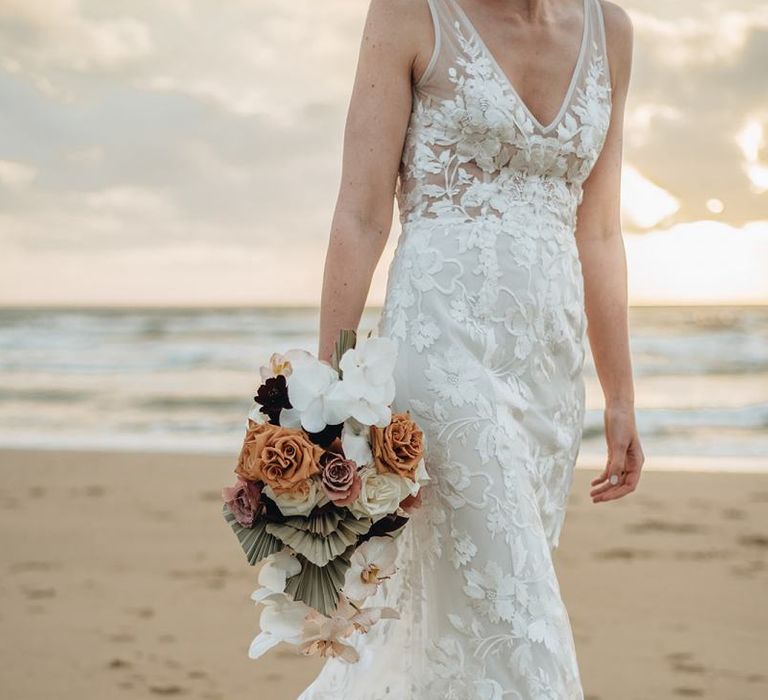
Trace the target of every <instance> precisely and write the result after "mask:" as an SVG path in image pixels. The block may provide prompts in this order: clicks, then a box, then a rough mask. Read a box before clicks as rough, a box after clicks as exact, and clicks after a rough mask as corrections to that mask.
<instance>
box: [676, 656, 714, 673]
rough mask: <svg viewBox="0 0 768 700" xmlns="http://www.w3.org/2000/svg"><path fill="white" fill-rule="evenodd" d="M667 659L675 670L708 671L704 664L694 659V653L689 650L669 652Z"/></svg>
mask: <svg viewBox="0 0 768 700" xmlns="http://www.w3.org/2000/svg"><path fill="white" fill-rule="evenodd" d="M667 661H669V662H670V663H671V664H672V670H673V671H679V672H681V673H704V672H705V671H706V669H705V668H704V666H702V665H701V664H699V663H696V662H695V661H694V660H693V654H691V653H690V652H687V651H680V652H676V653H674V654H667Z"/></svg>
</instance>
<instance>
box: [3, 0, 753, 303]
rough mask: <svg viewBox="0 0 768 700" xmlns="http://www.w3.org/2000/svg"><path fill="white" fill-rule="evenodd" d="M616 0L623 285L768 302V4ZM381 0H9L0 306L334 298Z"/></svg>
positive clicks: (651, 296)
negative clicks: (345, 180) (630, 37)
mask: <svg viewBox="0 0 768 700" xmlns="http://www.w3.org/2000/svg"><path fill="white" fill-rule="evenodd" d="M414 1H416V0H414ZM621 4H622V5H623V6H624V7H625V8H626V9H627V10H628V12H629V13H630V15H631V17H632V20H633V24H634V27H635V52H634V68H633V77H632V84H631V88H630V95H629V99H628V103H627V116H626V124H625V153H624V157H625V167H624V175H623V179H622V203H623V205H622V218H623V221H622V224H623V231H624V240H625V246H626V250H627V259H628V267H629V290H630V301H631V302H632V303H633V304H668V303H768V80H766V73H765V71H766V66H768V3H764V2H762V1H761V0H675V2H667V0H627V1H626V2H622V3H621ZM367 6H368V3H367V2H366V1H365V0H324V2H317V0H292V2H285V1H284V0H250V1H249V2H246V1H245V0H227V2H223V3H222V2H214V0H197V1H193V0H163V2H150V1H149V0H132V1H131V2H130V3H129V2H115V1H112V0H98V2H97V1H95V0H91V1H85V0H2V2H0V104H1V105H2V109H0V304H2V305H14V304H24V305H51V304H55V305H59V304H85V305H109V304H117V305H130V304H139V305H196V304H240V305H257V304H317V303H319V299H320V289H321V284H322V267H323V256H324V254H325V249H326V245H327V239H328V232H329V229H330V223H331V218H332V215H333V207H334V204H335V201H336V195H337V192H338V183H339V176H340V169H341V154H342V151H341V148H342V136H343V129H344V120H345V116H346V110H347V106H348V101H349V95H350V92H351V89H352V81H353V77H354V71H355V66H356V60H357V52H358V49H359V42H360V37H361V32H362V27H363V21H364V19H365V13H366V10H367ZM398 233H399V226H398V224H397V222H396V217H395V224H394V226H393V231H392V234H391V236H390V241H389V244H388V246H387V249H386V250H385V252H384V254H383V256H382V259H381V261H380V263H379V266H378V268H377V271H376V273H375V275H374V280H373V284H372V289H371V294H370V297H369V301H370V303H372V304H378V303H381V301H382V300H383V296H384V285H385V282H386V272H387V267H388V264H389V260H390V259H391V256H392V252H393V250H394V246H395V244H396V240H397V235H398Z"/></svg>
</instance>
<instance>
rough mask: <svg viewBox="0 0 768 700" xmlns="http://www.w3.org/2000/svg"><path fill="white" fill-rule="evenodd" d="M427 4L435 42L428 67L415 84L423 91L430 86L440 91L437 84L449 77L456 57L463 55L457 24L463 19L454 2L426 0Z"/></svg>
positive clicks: (450, 0)
mask: <svg viewBox="0 0 768 700" xmlns="http://www.w3.org/2000/svg"><path fill="white" fill-rule="evenodd" d="M426 2H427V5H428V6H429V12H430V14H431V16H432V26H433V28H434V36H435V41H434V46H433V49H432V54H431V56H430V60H429V62H428V63H427V67H426V68H425V69H424V72H423V73H422V74H421V76H419V79H418V81H416V83H415V84H414V88H416V89H417V90H422V89H426V88H427V86H428V85H429V87H430V88H431V89H434V88H437V89H438V91H439V89H440V88H439V86H438V84H437V83H442V82H444V81H441V80H440V79H439V76H445V75H447V69H448V68H449V67H450V66H451V65H453V63H454V61H455V59H456V56H457V55H459V54H460V53H461V47H460V45H459V42H458V39H457V36H456V33H457V32H456V30H457V26H456V23H457V22H459V23H460V22H461V19H462V17H461V14H460V10H457V9H456V5H455V3H454V2H453V1H452V0H426ZM443 87H445V86H443Z"/></svg>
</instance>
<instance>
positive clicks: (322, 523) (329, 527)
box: [285, 508, 345, 537]
mask: <svg viewBox="0 0 768 700" xmlns="http://www.w3.org/2000/svg"><path fill="white" fill-rule="evenodd" d="M344 517H345V515H344V511H343V510H341V509H339V508H332V509H329V510H325V511H314V512H313V513H312V514H311V515H310V516H309V517H306V516H302V515H292V516H290V517H288V518H286V520H285V524H286V525H289V526H290V527H292V528H295V529H296V530H306V531H307V532H309V533H311V534H313V535H318V536H322V537H327V536H328V535H330V534H331V533H332V532H333V531H334V530H336V528H337V527H338V526H339V521H341V520H342V519H343V518H344Z"/></svg>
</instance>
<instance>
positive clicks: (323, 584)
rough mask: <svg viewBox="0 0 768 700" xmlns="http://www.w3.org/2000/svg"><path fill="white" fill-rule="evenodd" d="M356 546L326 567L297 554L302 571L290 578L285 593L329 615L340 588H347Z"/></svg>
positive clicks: (333, 608) (337, 600)
mask: <svg viewBox="0 0 768 700" xmlns="http://www.w3.org/2000/svg"><path fill="white" fill-rule="evenodd" d="M355 548H356V545H352V546H351V547H349V548H348V549H347V550H345V552H344V553H343V554H341V555H340V556H338V557H336V558H335V559H333V560H331V561H330V562H328V564H326V565H325V566H315V564H313V563H312V562H311V561H309V560H307V559H306V558H305V557H303V556H302V555H301V554H297V555H296V556H297V557H298V558H299V561H300V562H301V571H300V572H299V573H298V574H296V576H292V577H291V578H289V579H288V581H287V582H286V586H285V592H286V593H288V594H289V595H291V596H292V597H293V599H294V600H301V601H303V602H304V603H306V604H307V605H309V606H310V607H312V608H315V609H316V610H318V611H319V612H321V613H322V614H323V615H330V614H331V613H333V611H334V610H335V609H336V607H337V605H338V603H339V591H341V589H342V588H343V587H344V578H345V576H346V573H347V569H349V561H350V558H351V556H352V553H353V552H354V551H355Z"/></svg>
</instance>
